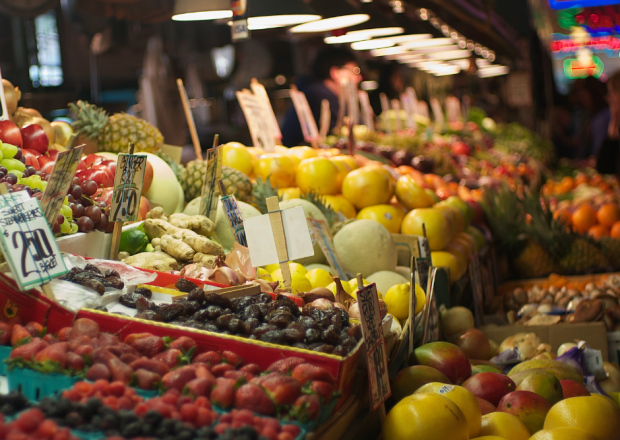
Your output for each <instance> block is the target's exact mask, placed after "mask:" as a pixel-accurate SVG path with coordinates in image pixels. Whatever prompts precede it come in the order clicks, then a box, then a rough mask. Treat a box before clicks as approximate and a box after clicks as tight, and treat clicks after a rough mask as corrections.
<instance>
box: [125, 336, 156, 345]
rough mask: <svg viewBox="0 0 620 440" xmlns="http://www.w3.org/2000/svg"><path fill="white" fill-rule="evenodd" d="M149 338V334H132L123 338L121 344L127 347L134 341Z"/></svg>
mask: <svg viewBox="0 0 620 440" xmlns="http://www.w3.org/2000/svg"><path fill="white" fill-rule="evenodd" d="M150 336H153V335H152V334H150V333H132V334H130V335H127V337H126V338H125V340H124V341H123V342H124V343H125V344H127V345H131V344H133V343H134V341H137V340H138V339H142V338H148V337H150Z"/></svg>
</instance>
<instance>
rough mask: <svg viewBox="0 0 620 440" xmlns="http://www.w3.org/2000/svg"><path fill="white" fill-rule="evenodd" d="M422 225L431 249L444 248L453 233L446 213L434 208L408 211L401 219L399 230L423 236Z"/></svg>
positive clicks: (438, 249)
mask: <svg viewBox="0 0 620 440" xmlns="http://www.w3.org/2000/svg"><path fill="white" fill-rule="evenodd" d="M423 225H424V226H425V227H426V237H427V238H428V245H429V247H430V248H431V251H440V250H442V249H444V248H445V247H446V246H447V245H448V243H450V240H451V239H452V236H453V235H454V231H453V229H452V225H451V222H450V221H449V220H448V217H447V215H446V214H445V213H444V212H443V211H442V210H440V209H436V208H420V209H414V210H413V211H410V212H409V213H407V215H406V216H405V218H404V219H403V223H402V225H401V231H402V233H403V234H410V235H419V236H420V237H423V236H424V228H423Z"/></svg>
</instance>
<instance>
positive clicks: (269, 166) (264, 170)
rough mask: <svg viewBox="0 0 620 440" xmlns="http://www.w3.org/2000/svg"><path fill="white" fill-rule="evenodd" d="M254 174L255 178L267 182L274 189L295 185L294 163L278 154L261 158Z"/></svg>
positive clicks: (265, 155) (269, 154) (270, 154)
mask: <svg viewBox="0 0 620 440" xmlns="http://www.w3.org/2000/svg"><path fill="white" fill-rule="evenodd" d="M254 172H255V173H256V176H257V177H260V178H261V179H262V180H263V181H266V180H267V178H268V177H269V182H270V183H271V185H272V186H273V187H275V188H290V187H291V186H293V183H295V162H293V161H292V160H291V158H290V157H288V156H285V155H283V154H278V153H268V154H264V155H262V156H261V158H260V159H259V160H258V162H257V163H256V167H255V168H254Z"/></svg>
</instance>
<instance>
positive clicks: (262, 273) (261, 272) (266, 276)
mask: <svg viewBox="0 0 620 440" xmlns="http://www.w3.org/2000/svg"><path fill="white" fill-rule="evenodd" d="M256 278H260V279H261V280H265V281H267V282H268V283H269V282H271V281H273V278H272V277H271V274H270V273H269V272H267V270H266V269H263V268H262V267H259V268H257V269H256Z"/></svg>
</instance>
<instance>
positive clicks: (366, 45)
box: [351, 40, 396, 50]
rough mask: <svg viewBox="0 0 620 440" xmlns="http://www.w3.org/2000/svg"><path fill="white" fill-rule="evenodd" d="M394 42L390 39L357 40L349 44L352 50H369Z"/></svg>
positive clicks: (390, 44)
mask: <svg viewBox="0 0 620 440" xmlns="http://www.w3.org/2000/svg"><path fill="white" fill-rule="evenodd" d="M395 44H396V43H394V42H393V41H391V40H365V41H357V42H355V43H353V44H351V49H353V50H371V49H383V48H386V47H392V46H394V45H395Z"/></svg>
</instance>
